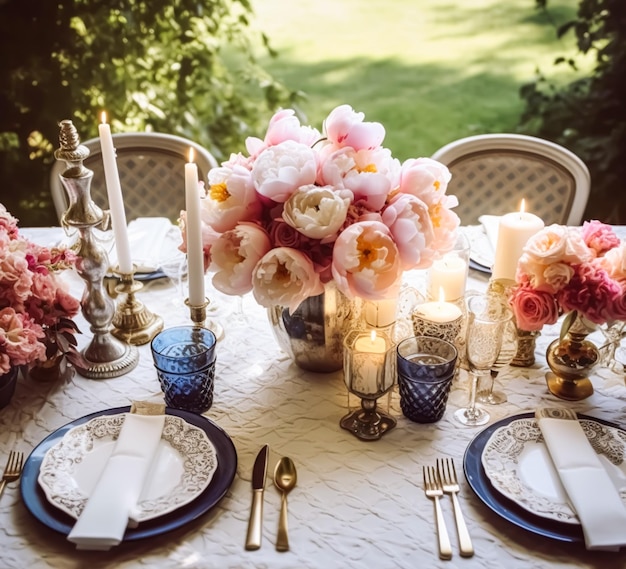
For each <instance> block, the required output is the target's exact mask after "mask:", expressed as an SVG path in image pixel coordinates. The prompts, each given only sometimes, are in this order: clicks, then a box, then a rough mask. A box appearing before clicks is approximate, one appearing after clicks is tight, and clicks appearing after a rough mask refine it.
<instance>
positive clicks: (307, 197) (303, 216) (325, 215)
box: [283, 184, 353, 239]
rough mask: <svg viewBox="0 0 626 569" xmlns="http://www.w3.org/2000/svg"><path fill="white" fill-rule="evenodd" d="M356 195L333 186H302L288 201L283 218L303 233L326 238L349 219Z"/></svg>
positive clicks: (315, 237) (313, 237) (312, 236)
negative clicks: (347, 217)
mask: <svg viewBox="0 0 626 569" xmlns="http://www.w3.org/2000/svg"><path fill="white" fill-rule="evenodd" d="M352 197H353V196H352V192H350V191H349V190H337V191H335V190H333V188H332V187H331V186H323V187H320V186H315V185H313V184H308V185H306V186H301V187H300V188H298V189H297V190H296V191H295V192H294V193H293V194H291V197H290V198H289V199H288V200H287V201H286V202H285V206H284V209H283V219H284V220H285V222H286V223H288V224H289V225H291V227H293V228H294V229H296V230H297V231H299V232H300V233H302V235H306V236H307V237H310V238H311V239H326V238H328V237H332V236H333V235H335V234H336V233H337V231H339V229H340V228H341V226H342V225H343V224H344V222H345V221H346V215H347V213H348V207H349V206H350V204H351V203H352Z"/></svg>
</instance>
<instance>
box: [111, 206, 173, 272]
mask: <svg viewBox="0 0 626 569" xmlns="http://www.w3.org/2000/svg"><path fill="white" fill-rule="evenodd" d="M172 227H173V226H172V223H171V222H170V220H169V219H167V218H166V217H138V218H137V219H133V220H132V221H131V222H130V223H129V224H128V244H129V246H130V255H131V257H132V261H133V263H134V264H135V265H136V271H137V272H138V273H152V272H154V271H156V270H158V269H159V263H160V261H161V260H162V259H163V251H162V249H163V243H164V241H165V238H166V236H167V234H168V232H169V231H170V229H171V228H172ZM109 265H110V266H111V267H115V266H116V265H117V250H116V248H115V244H113V246H112V247H111V250H110V251H109Z"/></svg>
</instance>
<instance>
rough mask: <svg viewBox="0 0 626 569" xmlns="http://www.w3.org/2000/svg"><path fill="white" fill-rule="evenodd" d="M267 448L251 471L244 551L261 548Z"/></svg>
mask: <svg viewBox="0 0 626 569" xmlns="http://www.w3.org/2000/svg"><path fill="white" fill-rule="evenodd" d="M268 452H269V446H268V445H264V446H263V448H262V449H261V450H260V451H259V454H257V457H256V460H255V461H254V467H253V469H252V506H251V507H250V519H249V520H248V534H247V535H246V549H248V550H254V549H259V548H260V547H261V534H262V529H263V491H264V489H265V477H266V475H267V455H268Z"/></svg>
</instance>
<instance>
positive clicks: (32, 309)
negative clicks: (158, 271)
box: [0, 204, 82, 375]
mask: <svg viewBox="0 0 626 569" xmlns="http://www.w3.org/2000/svg"><path fill="white" fill-rule="evenodd" d="M75 263H76V256H75V255H74V253H73V252H72V251H70V250H69V249H61V248H55V247H53V248H48V247H42V246H39V245H37V244H35V243H32V242H30V241H29V240H28V239H26V238H25V237H23V236H22V235H20V233H19V229H18V226H17V219H16V218H14V217H13V216H12V215H11V214H10V213H9V212H8V211H7V210H6V208H5V207H4V206H3V205H2V204H0V375H1V374H6V373H8V372H9V371H10V370H11V369H12V368H14V367H19V366H27V367H31V366H33V365H34V364H35V363H37V362H44V361H46V360H48V359H50V358H52V357H53V356H55V355H57V354H62V355H65V356H67V359H68V360H69V361H70V362H74V363H77V362H80V361H82V358H81V356H80V353H79V352H78V351H77V350H76V338H75V336H74V334H75V333H76V332H78V329H77V327H76V325H75V323H74V322H73V321H72V320H71V318H72V317H73V316H75V315H76V314H77V313H78V311H79V309H80V303H79V301H78V300H77V299H76V298H74V297H73V296H71V295H70V294H69V292H68V290H67V287H66V285H65V283H63V282H62V281H61V280H59V279H58V278H57V274H56V271H58V270H61V269H66V268H70V267H72V266H74V265H75Z"/></svg>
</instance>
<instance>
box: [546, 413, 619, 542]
mask: <svg viewBox="0 0 626 569" xmlns="http://www.w3.org/2000/svg"><path fill="white" fill-rule="evenodd" d="M535 417H536V419H537V424H538V425H539V428H540V429H541V434H542V435H543V438H544V440H545V443H546V446H547V448H548V451H549V453H550V457H551V458H552V462H553V463H554V466H555V467H556V470H557V472H558V474H559V478H560V479H561V482H562V484H563V487H564V488H565V491H566V492H567V496H568V498H569V501H570V504H571V506H572V508H573V509H574V511H575V512H576V515H577V516H578V519H579V520H580V523H581V525H582V528H583V534H584V536H585V545H586V547H587V549H589V550H606V551H617V550H618V549H619V548H620V547H622V546H624V545H626V507H625V506H624V504H623V502H622V500H621V498H620V495H619V492H618V491H617V489H616V488H615V485H614V484H613V481H612V480H611V478H610V477H609V474H608V473H607V471H606V469H605V468H604V466H603V465H602V462H601V461H600V458H599V457H598V455H597V453H596V451H595V450H594V449H593V447H592V446H591V444H590V442H589V440H588V439H587V437H586V435H585V433H584V431H583V429H582V427H581V426H580V423H579V422H578V419H577V417H576V413H574V412H573V411H568V410H565V409H538V410H537V411H536V413H535Z"/></svg>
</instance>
